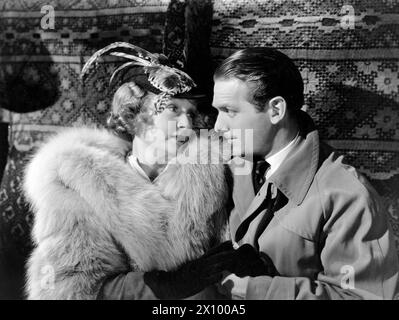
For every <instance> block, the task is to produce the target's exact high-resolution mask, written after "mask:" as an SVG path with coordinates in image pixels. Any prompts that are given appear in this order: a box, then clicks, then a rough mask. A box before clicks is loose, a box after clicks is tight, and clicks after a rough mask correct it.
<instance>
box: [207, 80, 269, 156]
mask: <svg viewBox="0 0 399 320" xmlns="http://www.w3.org/2000/svg"><path fill="white" fill-rule="evenodd" d="M250 97H251V91H250V88H249V87H248V85H247V84H246V83H245V82H243V81H241V80H239V79H237V78H230V79H225V78H221V79H218V80H216V81H215V87H214V96H213V107H215V108H216V109H217V110H218V111H219V113H218V117H217V120H216V123H215V130H216V131H218V132H222V133H223V136H224V137H225V138H226V139H227V141H228V142H230V143H231V144H232V149H233V156H241V155H245V158H249V159H251V158H252V157H257V156H259V157H264V156H266V155H267V154H268V153H269V152H270V150H271V147H272V141H273V138H274V135H275V133H274V131H275V129H274V128H273V126H272V124H271V122H270V117H269V111H268V110H269V108H268V107H266V108H265V110H264V111H258V110H257V109H256V106H255V105H254V104H252V103H251V102H249V101H248V100H249V98H250ZM237 129H238V130H237ZM246 129H252V134H251V130H247V131H246ZM248 139H249V140H252V143H250V141H249V140H248ZM248 142H249V143H248Z"/></svg>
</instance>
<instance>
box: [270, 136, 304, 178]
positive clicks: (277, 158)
mask: <svg viewBox="0 0 399 320" xmlns="http://www.w3.org/2000/svg"><path fill="white" fill-rule="evenodd" d="M298 137H299V132H298V133H297V135H296V137H295V138H294V139H292V140H291V142H290V143H289V144H287V145H286V146H285V147H284V148H283V149H281V150H280V151H279V152H277V153H275V154H273V155H272V156H270V157H265V160H266V162H267V163H268V164H269V165H270V167H269V170H267V172H266V179H268V178H269V177H270V176H271V175H272V174H273V173H274V172H276V171H277V169H278V168H279V167H280V165H281V164H282V163H283V161H284V159H285V158H286V157H287V155H288V154H289V153H290V152H291V150H292V149H293V148H294V145H295V142H296V140H297V139H298Z"/></svg>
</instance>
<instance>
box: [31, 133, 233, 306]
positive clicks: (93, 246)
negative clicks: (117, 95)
mask: <svg viewBox="0 0 399 320" xmlns="http://www.w3.org/2000/svg"><path fill="white" fill-rule="evenodd" d="M196 142H197V143H198V141H196ZM199 143H202V142H199ZM129 148H130V145H128V144H127V143H126V142H125V141H123V140H121V139H119V138H118V137H116V136H114V135H112V134H111V133H109V132H108V131H106V130H100V129H89V128H80V129H76V128H75V129H68V130H66V131H64V132H62V133H60V134H58V135H56V136H55V137H53V138H51V139H50V140H49V141H48V142H47V143H45V144H44V145H43V146H42V147H41V148H40V149H39V150H38V152H37V153H36V154H35V155H34V157H33V158H32V160H31V161H30V163H29V164H28V166H27V168H26V174H25V180H24V191H25V194H26V196H27V198H28V200H29V202H30V204H31V206H32V208H33V211H34V213H35V215H34V226H33V231H32V237H33V240H34V243H35V245H36V247H35V249H34V250H33V253H32V255H31V257H30V259H29V262H28V269H27V293H28V298H30V299H92V298H95V297H96V295H97V292H98V289H99V285H100V284H101V282H102V280H103V279H104V278H106V277H107V276H109V275H112V274H115V273H120V272H126V271H129V270H131V269H136V270H137V269H138V270H143V271H148V270H152V269H164V270H170V269H173V268H175V267H176V266H178V265H180V264H181V263H183V262H184V261H187V260H188V259H193V258H195V257H198V256H200V255H201V254H202V253H203V252H204V251H205V250H207V249H208V248H209V246H211V245H213V244H214V242H215V241H220V236H221V232H222V230H223V228H224V227H225V225H226V221H227V208H226V207H227V202H228V196H229V181H227V179H228V176H229V175H228V173H227V171H226V170H227V168H226V167H225V166H223V165H221V164H198V163H195V161H194V162H190V161H189V162H190V163H188V164H181V163H176V164H172V165H169V166H168V167H167V169H166V170H165V171H164V172H163V173H162V174H161V175H160V176H159V178H158V179H157V180H156V183H150V182H149V181H148V180H146V179H145V178H143V177H142V176H141V175H140V174H138V173H137V172H136V171H135V170H134V169H133V168H132V167H131V166H130V165H128V164H127V163H126V160H125V155H126V153H127V152H128V150H129ZM188 148H191V147H190V146H189V147H188ZM201 150H203V148H202V149H201ZM209 150H212V148H211V149H209ZM214 151H215V150H214ZM205 154H206V153H205ZM205 154H203V155H200V158H201V157H203V156H204V155H205ZM197 156H198V154H197ZM197 162H198V161H197Z"/></svg>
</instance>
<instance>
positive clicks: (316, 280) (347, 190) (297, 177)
mask: <svg viewBox="0 0 399 320" xmlns="http://www.w3.org/2000/svg"><path fill="white" fill-rule="evenodd" d="M300 119H301V120H300V124H301V126H300V137H299V139H297V141H296V143H295V146H294V148H293V149H292V150H291V152H290V153H289V154H288V156H287V158H286V159H285V160H284V161H283V163H282V164H281V166H280V167H279V168H278V169H277V171H276V172H275V173H273V174H272V176H270V177H269V179H268V180H267V181H266V182H265V184H264V185H263V186H262V187H261V189H260V191H259V193H258V194H256V195H255V194H254V191H253V190H254V189H253V186H252V180H251V176H250V175H242V174H240V175H235V176H234V189H233V201H234V205H235V207H234V209H233V211H232V212H231V215H230V232H231V237H232V238H233V239H235V237H236V231H237V229H238V228H239V227H240V225H241V224H242V223H245V221H246V219H248V218H249V217H251V215H252V214H253V213H254V212H255V211H256V210H257V209H258V208H259V207H260V205H261V203H262V201H263V199H264V198H265V197H266V193H267V189H268V187H269V184H270V187H271V190H272V191H273V192H272V193H274V194H276V193H277V194H280V195H282V198H284V199H285V201H283V204H284V205H283V206H282V207H281V208H279V209H278V210H276V211H275V212H274V213H272V214H273V216H271V220H270V222H269V223H268V224H267V226H266V228H263V230H262V229H259V225H260V223H261V221H262V219H263V220H264V219H265V214H268V213H269V214H270V211H268V210H266V209H263V210H260V211H261V212H260V213H259V214H258V215H257V216H256V218H255V219H253V220H252V221H251V222H250V223H249V226H248V228H244V231H243V233H244V236H243V237H242V238H241V239H236V240H237V241H238V240H239V241H238V243H239V244H243V243H249V244H251V245H253V246H254V247H256V248H259V251H260V252H263V253H264V254H267V255H268V256H269V257H270V258H271V260H272V261H273V263H274V265H275V267H276V269H277V271H278V275H277V276H274V277H270V276H259V277H250V278H249V280H248V284H247V289H246V296H245V298H246V299H392V298H393V297H394V296H395V295H397V294H398V271H399V266H398V257H397V253H396V249H395V243H394V239H393V235H392V231H391V230H390V228H389V225H388V221H387V217H386V208H385V207H384V205H383V203H382V202H381V199H380V197H379V195H378V194H377V193H376V191H375V190H374V189H373V188H372V186H371V185H370V184H369V183H368V182H367V180H366V179H365V178H364V177H363V176H362V175H361V174H360V173H359V172H358V171H357V170H356V169H355V168H354V167H352V166H350V165H348V164H346V163H345V159H344V158H343V157H342V156H339V155H338V154H337V153H336V152H335V151H334V150H333V149H332V148H330V147H329V146H327V145H325V144H323V143H321V141H320V139H319V135H318V132H317V130H316V129H315V127H314V124H313V121H312V120H311V119H310V117H309V116H307V115H306V114H305V113H303V114H302V115H301V117H300ZM233 172H235V171H234V168H233ZM258 211H259V210H258ZM247 222H248V220H247ZM241 229H242V228H241Z"/></svg>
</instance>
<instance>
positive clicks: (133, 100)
mask: <svg viewBox="0 0 399 320" xmlns="http://www.w3.org/2000/svg"><path fill="white" fill-rule="evenodd" d="M154 96H155V95H151V94H149V93H148V91H145V90H143V89H142V88H140V87H139V86H138V85H137V84H136V83H134V82H126V83H124V84H123V85H121V86H120V87H119V88H118V90H116V92H115V94H114V97H113V100H112V111H111V114H110V116H109V118H108V119H107V127H108V128H109V129H111V130H112V131H113V132H114V133H115V134H117V135H118V136H119V137H121V138H123V139H125V140H128V141H132V140H133V138H134V136H135V135H136V134H138V133H139V132H141V130H142V129H143V127H144V126H145V125H148V124H150V123H151V122H152V120H151V117H150V115H149V114H148V112H146V111H147V108H148V106H149V100H150V99H152V98H153V97H154Z"/></svg>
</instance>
